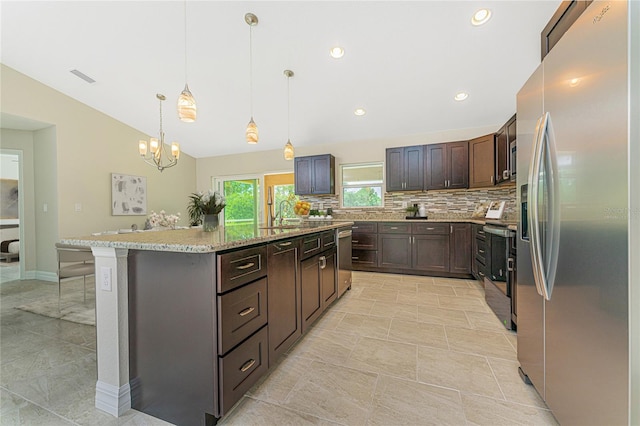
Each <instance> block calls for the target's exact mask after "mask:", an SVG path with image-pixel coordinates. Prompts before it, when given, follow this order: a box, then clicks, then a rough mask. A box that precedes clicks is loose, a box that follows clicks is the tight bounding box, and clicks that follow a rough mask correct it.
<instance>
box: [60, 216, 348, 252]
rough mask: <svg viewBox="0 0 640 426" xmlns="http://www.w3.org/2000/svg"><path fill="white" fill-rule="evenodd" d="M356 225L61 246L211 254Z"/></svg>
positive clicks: (245, 229)
mask: <svg viewBox="0 0 640 426" xmlns="http://www.w3.org/2000/svg"><path fill="white" fill-rule="evenodd" d="M351 225H353V222H352V221H337V220H334V221H331V222H329V221H324V222H315V223H314V222H312V221H310V222H308V223H304V224H302V225H300V226H298V227H295V228H290V227H286V228H265V227H262V226H260V225H258V226H256V225H253V224H252V225H231V226H220V227H219V228H218V229H217V230H215V231H213V232H204V231H203V230H202V229H201V228H190V229H175V230H166V231H143V232H128V233H124V234H103V235H91V236H86V237H70V238H62V239H60V243H61V244H69V245H74V246H89V247H111V248H120V249H133V250H150V251H169V252H182V253H211V252H217V251H223V250H229V249H233V248H238V247H243V246H249V245H253V244H261V243H266V242H270V241H276V240H282V239H286V238H292V237H296V236H302V235H306V234H313V233H316V232H322V231H328V230H332V229H337V228H343V227H349V226H351Z"/></svg>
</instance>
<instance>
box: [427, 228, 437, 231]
mask: <svg viewBox="0 0 640 426" xmlns="http://www.w3.org/2000/svg"><path fill="white" fill-rule="evenodd" d="M434 229H436V228H427V231H433V230H434Z"/></svg>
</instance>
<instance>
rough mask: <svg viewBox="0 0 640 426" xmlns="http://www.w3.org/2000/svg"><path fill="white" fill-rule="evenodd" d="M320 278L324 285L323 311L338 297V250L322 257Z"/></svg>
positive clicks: (328, 252) (326, 253) (325, 253)
mask: <svg viewBox="0 0 640 426" xmlns="http://www.w3.org/2000/svg"><path fill="white" fill-rule="evenodd" d="M320 262H321V263H320V276H321V285H322V304H323V308H322V309H323V310H324V309H325V308H326V307H327V306H329V305H330V304H331V303H332V302H333V301H334V300H336V297H338V281H337V279H336V273H337V272H338V271H337V268H336V263H337V258H336V249H335V248H334V249H331V250H329V251H326V252H324V253H323V254H322V256H320Z"/></svg>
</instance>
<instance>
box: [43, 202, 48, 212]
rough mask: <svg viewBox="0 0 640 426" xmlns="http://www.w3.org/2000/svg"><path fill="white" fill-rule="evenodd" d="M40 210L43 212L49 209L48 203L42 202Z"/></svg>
mask: <svg viewBox="0 0 640 426" xmlns="http://www.w3.org/2000/svg"><path fill="white" fill-rule="evenodd" d="M42 211H43V212H45V213H46V212H48V211H49V205H48V204H47V203H44V204H43V205H42Z"/></svg>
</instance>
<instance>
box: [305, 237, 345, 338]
mask: <svg viewBox="0 0 640 426" xmlns="http://www.w3.org/2000/svg"><path fill="white" fill-rule="evenodd" d="M300 282H301V284H300V289H301V294H302V300H301V311H302V332H303V333H304V332H305V331H306V330H307V328H308V327H309V326H310V325H311V324H313V322H314V321H315V320H317V319H318V318H319V317H320V315H321V314H322V312H323V311H324V309H325V308H326V307H327V306H328V305H330V304H331V302H333V301H334V300H335V299H336V297H337V296H338V282H337V280H336V249H335V247H333V248H332V249H330V250H327V251H325V252H323V253H320V254H317V255H315V256H312V257H310V258H308V259H305V260H303V261H301V262H300Z"/></svg>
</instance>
